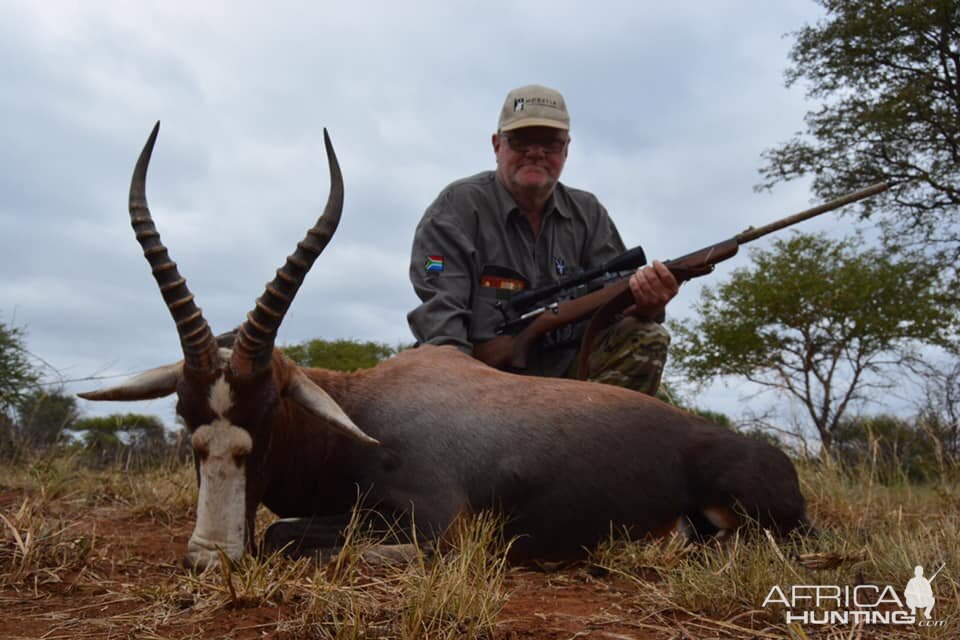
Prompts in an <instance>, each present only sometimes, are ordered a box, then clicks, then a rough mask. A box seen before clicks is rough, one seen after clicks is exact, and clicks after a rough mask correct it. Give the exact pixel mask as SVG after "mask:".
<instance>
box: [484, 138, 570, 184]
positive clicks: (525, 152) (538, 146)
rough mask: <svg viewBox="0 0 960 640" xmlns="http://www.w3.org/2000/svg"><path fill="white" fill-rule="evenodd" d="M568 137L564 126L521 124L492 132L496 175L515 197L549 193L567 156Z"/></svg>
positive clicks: (558, 177)
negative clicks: (501, 131)
mask: <svg viewBox="0 0 960 640" xmlns="http://www.w3.org/2000/svg"><path fill="white" fill-rule="evenodd" d="M569 142H570V137H569V135H568V133H567V132H566V131H564V130H563V129H554V128H553V127H524V128H522V129H515V130H514V131H508V132H506V133H501V134H498V133H495V134H493V150H494V153H495V154H496V156H497V175H498V176H499V177H500V181H501V182H502V183H503V185H504V186H505V187H506V188H507V191H509V192H510V193H511V194H513V195H514V197H516V196H518V195H522V194H529V195H541V196H545V195H549V194H550V192H551V191H553V188H554V186H556V184H557V181H558V180H559V179H560V173H561V172H562V171H563V164H564V162H566V160H567V149H568V148H569Z"/></svg>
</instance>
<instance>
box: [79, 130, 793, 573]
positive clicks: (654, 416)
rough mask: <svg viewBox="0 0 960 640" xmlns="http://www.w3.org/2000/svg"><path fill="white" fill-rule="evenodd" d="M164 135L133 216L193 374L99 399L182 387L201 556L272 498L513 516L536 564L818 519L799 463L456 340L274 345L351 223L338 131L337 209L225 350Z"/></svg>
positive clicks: (330, 511) (316, 506)
mask: <svg viewBox="0 0 960 640" xmlns="http://www.w3.org/2000/svg"><path fill="white" fill-rule="evenodd" d="M158 127H159V123H158V124H157V127H155V128H154V130H153V132H152V133H151V135H150V138H149V139H148V141H147V143H146V145H145V147H144V149H143V151H142V153H141V154H140V158H139V160H138V162H137V165H136V169H135V170H134V174H133V179H132V182H131V187H130V217H131V223H132V225H133V228H134V230H135V231H136V237H137V239H138V240H139V242H140V244H141V245H142V247H143V252H144V255H145V257H146V258H147V260H148V261H149V263H150V265H151V267H152V268H153V274H154V277H155V278H156V280H157V283H158V284H159V286H160V292H161V293H162V295H163V298H164V301H165V302H166V304H167V307H168V308H169V309H170V312H171V314H172V315H173V318H174V320H175V322H176V326H177V330H178V332H179V335H180V342H181V346H182V350H183V356H184V359H183V361H181V362H179V363H176V364H172V365H167V366H164V367H160V368H158V369H153V370H151V371H147V372H145V373H142V374H140V375H138V376H136V377H134V378H132V379H130V380H129V381H127V382H125V383H122V384H120V385H119V386H116V387H113V388H109V389H104V390H101V391H96V392H92V393H84V394H80V395H81V397H84V398H86V399H89V400H143V399H148V398H157V397H161V396H166V395H169V394H172V393H176V394H177V397H178V402H177V412H178V414H179V415H180V416H181V417H182V418H183V421H184V422H185V424H186V426H187V428H188V429H189V431H190V432H191V433H192V444H193V451H194V458H195V462H196V466H197V471H198V478H199V483H200V488H199V504H198V506H197V521H196V525H195V528H194V531H193V534H192V535H191V537H190V541H189V543H188V549H187V561H188V562H189V563H190V564H192V565H194V566H198V567H202V566H206V565H208V564H209V563H211V562H216V561H217V559H218V549H222V550H223V551H224V552H225V553H226V555H227V556H228V557H230V558H234V559H236V558H238V557H239V556H241V555H242V554H243V553H244V552H245V550H247V549H249V548H250V545H251V544H252V541H253V535H254V514H255V511H256V508H257V506H258V505H259V504H260V503H263V504H264V505H266V506H267V507H268V508H269V509H270V510H271V511H273V512H274V513H276V514H278V515H279V516H281V517H296V516H304V517H305V516H318V517H324V516H326V517H330V516H335V515H339V514H344V513H349V511H350V509H351V508H352V507H353V505H354V504H355V502H356V499H357V496H358V495H363V496H365V504H366V505H367V506H369V507H371V508H372V509H374V510H375V511H376V512H379V513H383V514H385V515H386V516H389V517H391V518H392V517H395V516H398V515H402V514H410V513H411V512H413V513H412V515H413V520H414V521H415V522H416V526H417V529H418V531H419V532H420V534H421V535H425V536H430V537H433V536H438V535H442V534H443V532H444V531H445V530H446V529H447V528H448V527H449V526H450V525H451V524H453V523H454V522H455V521H457V519H458V518H460V517H464V516H469V514H471V513H474V512H477V511H479V510H483V509H486V508H496V509H502V510H503V512H504V513H505V515H506V522H507V524H506V531H505V534H506V535H507V536H509V537H514V536H519V538H518V540H517V541H516V543H515V545H514V548H513V549H514V552H515V554H516V555H517V556H518V557H524V556H526V557H530V556H535V557H543V558H549V557H558V556H560V557H562V556H566V555H570V554H575V553H578V552H579V551H580V550H581V549H582V548H583V547H589V546H591V545H593V544H594V543H596V542H597V541H598V540H600V539H601V538H603V537H605V536H606V535H607V534H608V532H609V531H610V526H611V523H612V524H613V525H614V526H616V527H618V528H619V527H624V528H627V529H629V530H630V531H632V533H633V535H640V536H643V535H650V536H659V535H664V534H667V533H668V532H670V531H672V530H675V529H677V528H681V529H683V528H685V527H687V526H688V523H691V522H692V523H694V525H695V526H696V527H698V528H711V527H712V528H715V529H730V528H733V527H736V526H738V525H739V524H740V523H741V522H742V518H743V516H744V515H746V516H749V517H752V518H755V519H757V520H758V521H759V523H760V524H761V525H762V526H764V527H768V528H772V529H774V530H776V531H777V532H780V533H784V532H787V531H790V530H793V529H795V528H797V527H800V526H803V525H805V523H806V518H805V514H804V500H803V496H802V495H801V493H800V489H799V486H798V482H797V475H796V472H795V470H794V468H793V466H792V464H791V463H790V461H789V459H788V458H787V456H786V455H784V454H783V453H782V452H781V451H780V450H778V449H777V448H775V447H773V446H771V445H769V444H767V443H764V442H761V441H759V440H756V439H752V438H748V437H745V436H743V435H739V434H737V433H734V432H732V431H730V430H728V429H725V428H723V427H721V426H718V425H716V424H713V423H710V422H708V421H706V420H704V419H702V418H699V417H696V416H693V415H690V414H688V413H686V412H684V411H681V410H679V409H676V408H674V407H671V406H669V405H667V404H665V403H662V402H660V401H659V400H656V399H655V398H652V397H649V396H646V395H643V394H640V393H636V392H633V391H629V390H626V389H621V388H619V387H613V386H607V385H602V384H595V383H590V382H580V381H574V380H560V379H549V378H534V377H525V376H519V375H514V374H510V373H504V372H501V371H498V370H496V369H493V368H490V367H488V366H486V365H484V364H483V363H481V362H479V361H478V360H475V359H473V358H472V357H470V356H468V355H466V354H464V353H461V352H460V351H459V350H457V349H456V348H454V347H432V346H422V347H419V348H416V349H411V350H408V351H404V352H402V353H401V354H399V355H398V356H396V357H394V358H391V359H390V360H388V361H386V362H384V363H381V364H380V365H378V366H376V367H374V368H372V369H368V370H363V371H358V372H356V373H341V372H336V371H327V370H323V369H309V368H302V367H299V366H297V365H296V364H294V363H293V362H292V361H291V360H290V359H288V358H287V357H286V356H284V355H283V354H282V353H281V352H280V351H279V350H278V349H276V348H275V347H274V342H275V339H276V335H277V330H278V328H279V326H280V323H281V321H282V320H283V317H284V314H285V313H286V312H287V309H288V308H289V306H290V303H291V302H292V300H293V298H294V295H295V294H296V292H297V289H298V288H299V287H300V285H301V283H302V282H303V279H304V276H306V274H307V271H308V270H309V269H310V267H311V265H312V264H313V262H314V260H315V259H316V257H317V256H318V255H319V254H320V252H321V251H322V250H323V249H324V247H325V246H326V244H327V243H328V242H329V240H330V238H331V236H332V235H333V233H334V231H335V229H336V227H337V224H338V222H339V220H340V213H341V209H342V205H343V181H342V176H341V174H340V168H339V165H338V163H337V159H336V156H335V155H334V152H333V147H332V146H331V144H330V139H329V137H328V136H327V134H326V131H324V142H325V145H326V151H327V157H328V163H329V169H330V180H331V185H330V194H329V197H328V201H327V204H326V208H325V210H324V212H323V215H322V216H321V217H320V218H319V220H318V221H317V222H316V224H315V225H314V226H313V227H312V228H311V229H310V230H309V231H308V232H307V234H306V237H305V238H304V240H303V241H302V242H300V243H298V245H297V249H296V251H295V252H294V253H293V255H291V256H289V257H288V258H287V260H286V263H285V264H284V265H283V266H282V267H281V268H280V269H278V270H277V274H276V277H275V278H274V280H273V281H272V282H271V283H269V284H268V285H267V286H266V290H265V291H264V293H263V295H262V296H261V297H260V298H259V299H258V300H257V301H256V305H255V306H254V308H253V310H252V311H251V312H250V313H249V314H248V316H247V319H246V321H245V322H244V323H243V324H242V325H241V327H240V328H239V330H238V331H237V333H236V339H235V341H234V342H233V345H232V347H233V348H232V349H226V348H221V347H218V344H217V341H216V339H215V338H214V335H213V333H212V331H211V330H210V327H209V326H208V324H207V322H206V321H205V320H204V318H203V315H202V314H201V312H200V309H199V308H197V306H196V305H195V304H194V301H193V295H192V294H191V293H190V290H189V289H188V288H187V283H186V281H185V280H184V279H183V278H182V277H181V276H180V274H179V272H178V269H177V266H176V264H175V263H174V262H173V261H172V260H171V258H170V256H169V254H168V252H167V249H166V247H164V245H163V244H162V242H161V240H160V236H159V234H158V233H157V231H156V228H155V226H154V223H153V219H152V217H151V215H150V211H149V209H148V207H147V202H146V195H145V182H146V173H147V166H148V164H149V161H150V156H151V153H152V151H153V146H154V142H155V141H156V136H157V131H158Z"/></svg>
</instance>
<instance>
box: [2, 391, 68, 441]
mask: <svg viewBox="0 0 960 640" xmlns="http://www.w3.org/2000/svg"><path fill="white" fill-rule="evenodd" d="M17 417H18V424H17V431H18V432H19V438H20V441H21V442H22V443H25V444H28V445H30V446H35V447H36V446H39V447H46V446H49V445H52V444H54V443H56V442H57V440H59V439H60V436H61V434H63V432H64V431H65V430H67V429H72V428H73V426H74V423H76V421H77V419H78V418H79V417H80V413H79V410H78V409H77V399H76V398H75V397H73V396H72V395H68V394H66V393H63V392H62V391H44V390H42V389H36V390H34V391H31V392H29V393H27V394H26V395H24V396H23V397H22V398H21V399H20V401H19V402H18V403H17Z"/></svg>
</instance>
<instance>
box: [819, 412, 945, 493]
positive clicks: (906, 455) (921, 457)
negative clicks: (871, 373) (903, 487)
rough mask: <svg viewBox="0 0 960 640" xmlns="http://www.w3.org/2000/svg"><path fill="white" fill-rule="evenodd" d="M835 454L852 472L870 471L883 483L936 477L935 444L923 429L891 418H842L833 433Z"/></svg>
mask: <svg viewBox="0 0 960 640" xmlns="http://www.w3.org/2000/svg"><path fill="white" fill-rule="evenodd" d="M834 436H835V437H834V445H833V448H834V451H833V453H834V455H835V456H836V458H837V459H838V460H840V461H841V462H843V463H845V464H846V466H847V467H848V468H851V469H870V471H871V473H872V475H873V477H874V478H875V479H876V480H878V481H879V482H882V483H884V484H895V483H897V482H898V481H902V480H904V479H906V480H911V481H921V482H922V481H924V480H929V479H930V478H932V477H934V476H936V474H937V471H938V468H937V458H936V453H935V443H934V441H933V440H932V439H931V438H930V437H929V435H928V434H927V433H925V432H924V429H923V428H921V427H919V426H918V425H917V424H914V423H911V422H910V421H908V420H904V419H901V418H897V417H896V416H890V415H878V416H870V417H861V416H857V417H853V418H850V419H843V420H841V421H840V423H839V424H838V425H837V432H836V433H835V434H834Z"/></svg>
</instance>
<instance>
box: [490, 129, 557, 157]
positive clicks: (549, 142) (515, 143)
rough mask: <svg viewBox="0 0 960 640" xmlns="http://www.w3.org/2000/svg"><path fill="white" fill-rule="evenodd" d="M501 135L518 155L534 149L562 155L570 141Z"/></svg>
mask: <svg viewBox="0 0 960 640" xmlns="http://www.w3.org/2000/svg"><path fill="white" fill-rule="evenodd" d="M501 135H502V136H503V137H504V138H505V139H506V141H507V145H509V147H510V150H511V151H516V152H517V153H527V152H529V151H530V150H531V149H533V148H534V147H540V148H541V149H543V152H544V153H546V154H553V153H560V152H561V151H563V148H564V147H566V146H567V143H568V142H569V141H570V139H569V138H545V137H542V136H529V135H523V134H519V133H504V134H501Z"/></svg>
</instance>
